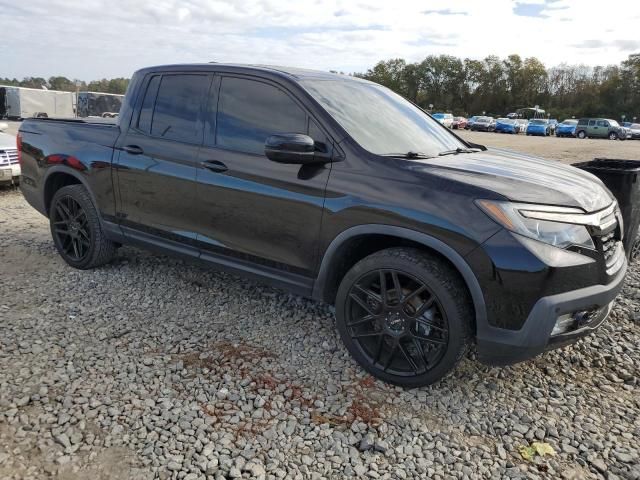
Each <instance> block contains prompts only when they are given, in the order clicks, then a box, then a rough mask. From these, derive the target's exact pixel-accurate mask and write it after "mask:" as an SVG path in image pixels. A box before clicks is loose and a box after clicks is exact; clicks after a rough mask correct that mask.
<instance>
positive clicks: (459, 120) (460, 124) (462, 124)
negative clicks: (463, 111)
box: [451, 117, 467, 130]
mask: <svg viewBox="0 0 640 480" xmlns="http://www.w3.org/2000/svg"><path fill="white" fill-rule="evenodd" d="M451 127H452V128H453V129H454V130H462V129H463V128H467V119H466V118H464V117H453V124H452V125H451Z"/></svg>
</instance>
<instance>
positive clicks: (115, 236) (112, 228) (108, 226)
mask: <svg viewBox="0 0 640 480" xmlns="http://www.w3.org/2000/svg"><path fill="white" fill-rule="evenodd" d="M55 173H64V174H66V175H70V176H72V177H73V178H75V179H76V180H78V182H79V183H80V184H81V185H82V186H83V187H84V188H85V189H86V190H87V192H89V196H90V197H91V201H92V202H93V204H94V205H95V206H96V208H98V202H97V200H96V197H95V194H94V193H93V189H92V188H91V187H90V186H89V182H88V179H87V176H86V175H83V174H82V173H81V171H80V170H77V169H74V168H71V167H69V166H67V165H54V166H51V167H49V168H47V170H46V172H45V174H44V177H43V178H42V192H43V194H42V209H43V210H42V212H41V213H43V214H44V215H45V216H46V217H49V211H48V208H47V206H46V205H45V204H44V201H45V198H44V192H45V188H44V187H45V185H46V184H47V181H48V180H49V177H50V176H51V175H53V174H55ZM98 220H99V221H100V226H101V227H102V230H103V231H104V232H105V234H106V235H107V237H109V238H110V239H111V240H113V241H118V242H121V241H122V238H123V234H122V231H121V229H120V225H118V224H117V223H116V222H115V219H114V221H111V219H110V218H104V215H103V213H102V212H100V210H99V209H98Z"/></svg>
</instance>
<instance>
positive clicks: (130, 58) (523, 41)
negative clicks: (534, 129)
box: [0, 0, 640, 80]
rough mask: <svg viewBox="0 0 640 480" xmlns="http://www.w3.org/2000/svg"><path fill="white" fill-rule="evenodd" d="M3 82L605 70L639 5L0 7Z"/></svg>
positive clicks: (630, 43)
mask: <svg viewBox="0 0 640 480" xmlns="http://www.w3.org/2000/svg"><path fill="white" fill-rule="evenodd" d="M0 18H2V27H3V31H4V34H3V35H2V39H1V40H0V77H7V76H8V77H18V78H22V77H24V76H42V77H47V78H48V77H50V76H51V75H64V76H67V77H70V78H79V79H83V80H92V79H98V78H102V77H107V78H111V77H120V76H124V77H129V76H131V73H132V72H133V71H134V70H135V69H137V68H140V67H143V66H148V65H154V64H164V63H181V62H208V61H218V62H240V63H265V64H275V65H288V66H299V67H308V68H316V69H321V70H340V71H344V72H354V71H364V70H366V69H367V68H368V67H370V66H372V65H374V64H375V63H376V62H377V61H379V60H382V59H388V58H394V57H402V58H405V59H407V60H409V61H416V60H420V59H422V58H424V57H425V56H427V55H429V54H451V55H455V56H458V57H463V58H464V57H471V58H477V59H481V58H484V57H485V56H487V55H490V54H494V55H499V56H501V57H504V56H506V55H508V54H510V53H518V54H520V55H521V56H523V57H525V56H536V57H538V58H539V59H541V60H542V61H543V62H545V64H547V66H552V65H557V64H559V63H562V62H567V63H584V64H588V65H603V64H613V63H618V62H620V61H621V60H624V59H625V58H627V56H628V55H629V54H630V53H634V52H640V35H639V33H638V32H639V31H640V28H639V26H640V0H621V1H611V2H606V1H603V0H524V1H515V0H446V1H434V0H416V1H413V0H407V1H403V0H351V1H341V0H326V1H325V0H0Z"/></svg>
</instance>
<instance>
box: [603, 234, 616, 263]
mask: <svg viewBox="0 0 640 480" xmlns="http://www.w3.org/2000/svg"><path fill="white" fill-rule="evenodd" d="M615 233H616V232H615V230H614V231H611V232H609V233H607V234H606V235H603V236H602V237H600V242H601V243H602V253H603V255H604V261H605V263H606V265H607V267H608V266H609V265H610V264H611V260H612V258H613V257H614V254H615V253H616V245H617V244H618V241H617V240H616V238H615Z"/></svg>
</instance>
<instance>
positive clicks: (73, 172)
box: [42, 165, 98, 216]
mask: <svg viewBox="0 0 640 480" xmlns="http://www.w3.org/2000/svg"><path fill="white" fill-rule="evenodd" d="M54 173H65V174H67V175H70V176H72V177H74V178H75V179H76V180H78V182H80V183H81V184H82V185H83V186H84V188H85V189H86V190H87V192H89V195H90V196H91V201H92V202H93V204H94V205H98V203H97V202H96V198H95V196H94V194H93V191H92V190H91V187H90V186H89V183H88V182H87V178H86V176H84V175H82V174H81V173H80V172H79V171H78V170H77V169H74V168H71V167H68V166H66V165H55V166H51V167H49V168H47V170H46V172H45V174H44V177H43V178H42V193H43V198H42V201H43V202H44V201H45V198H44V192H45V191H46V187H45V186H46V185H47V182H48V181H49V177H50V176H51V175H53V174H54ZM44 208H45V210H46V212H47V216H49V208H48V207H47V205H44Z"/></svg>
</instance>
